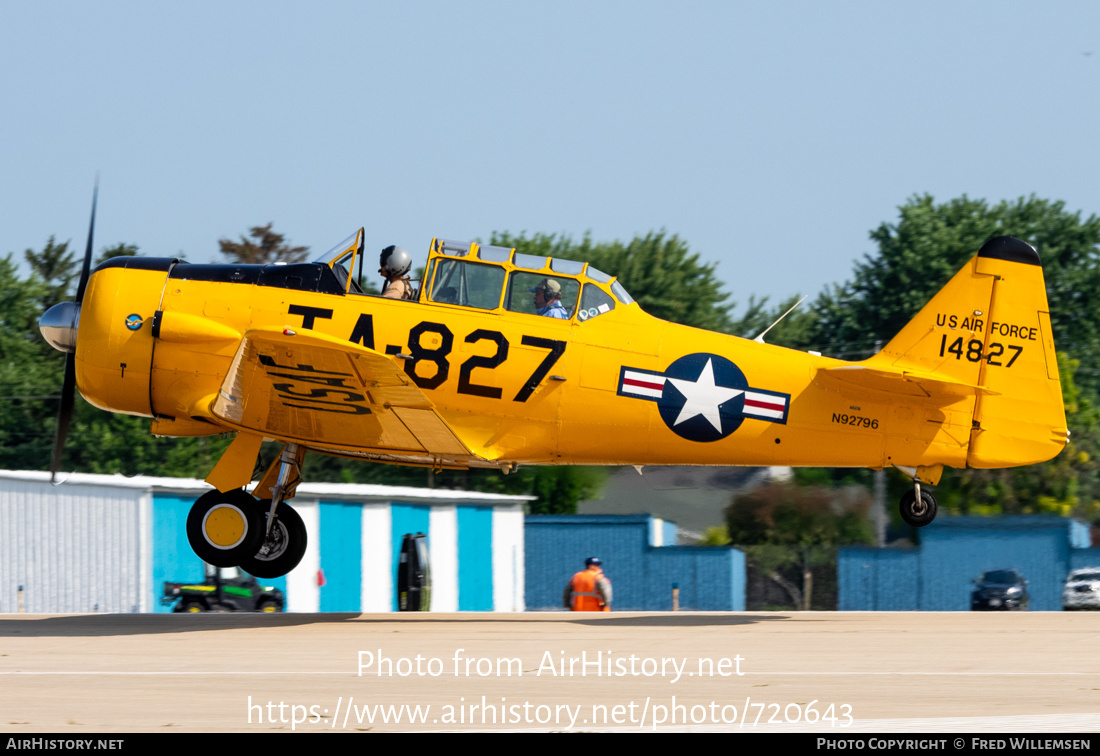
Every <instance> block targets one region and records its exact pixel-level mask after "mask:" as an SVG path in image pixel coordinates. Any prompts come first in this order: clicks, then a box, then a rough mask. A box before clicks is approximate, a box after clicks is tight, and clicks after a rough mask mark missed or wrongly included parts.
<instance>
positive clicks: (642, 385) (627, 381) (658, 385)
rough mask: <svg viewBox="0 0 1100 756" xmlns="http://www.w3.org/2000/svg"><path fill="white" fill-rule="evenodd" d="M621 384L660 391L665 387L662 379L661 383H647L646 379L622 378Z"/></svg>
mask: <svg viewBox="0 0 1100 756" xmlns="http://www.w3.org/2000/svg"><path fill="white" fill-rule="evenodd" d="M623 385H624V386H637V387H638V388H647V389H653V390H654V391H661V390H663V389H664V387H665V384H664V381H662V382H661V383H649V382H647V381H639V380H638V379H637V378H623Z"/></svg>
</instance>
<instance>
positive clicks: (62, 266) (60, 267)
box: [23, 236, 80, 310]
mask: <svg viewBox="0 0 1100 756" xmlns="http://www.w3.org/2000/svg"><path fill="white" fill-rule="evenodd" d="M23 254H24V257H25V258H26V260H27V262H28V263H29V264H30V266H31V271H32V272H33V274H34V276H35V277H37V279H38V280H39V281H40V282H41V283H42V285H43V291H42V294H41V295H40V301H41V303H42V308H43V310H45V309H48V308H49V307H50V306H52V305H55V304H57V303H58V302H64V301H65V300H66V299H68V296H69V287H71V286H72V285H73V282H74V281H76V278H77V276H78V275H80V268H79V267H78V266H77V259H76V253H75V252H70V251H69V242H62V243H61V244H58V243H56V242H55V241H54V237H52V236H51V237H50V238H49V240H48V241H47V242H46V246H45V247H43V248H42V251H41V252H35V251H34V250H33V249H28V250H27V251H26V252H24V253H23Z"/></svg>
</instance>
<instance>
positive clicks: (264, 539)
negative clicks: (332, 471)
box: [187, 489, 306, 579]
mask: <svg viewBox="0 0 1100 756" xmlns="http://www.w3.org/2000/svg"><path fill="white" fill-rule="evenodd" d="M270 510H271V501H270V500H265V501H260V500H258V499H255V498H253V497H252V496H249V495H248V494H247V493H245V492H244V491H243V490H241V489H237V490H235V491H227V492H226V493H219V492H218V491H210V492H209V493H206V494H203V495H202V496H200V497H199V499H198V501H196V502H195V504H194V505H193V506H192V507H191V513H190V514H188V515H187V540H188V541H189V542H190V543H191V548H192V549H193V550H194V551H195V554H197V555H198V557H199V559H201V560H202V561H204V562H207V563H208V564H212V565H214V566H215V567H240V568H241V569H242V570H244V571H245V572H247V573H249V574H250V575H253V576H255V577H258V578H264V579H271V578H277V577H280V576H281V575H285V574H286V573H288V572H290V571H291V570H293V569H294V568H295V567H297V566H298V563H299V562H300V561H302V556H303V555H304V554H305V553H306V526H305V523H303V522H302V518H301V517H300V516H299V515H298V513H297V512H295V511H294V510H293V509H291V508H290V505H289V504H285V503H282V502H280V503H279V505H278V506H277V507H276V508H275V514H274V517H275V519H274V522H273V523H272V524H271V527H270V528H268V527H267V522H268V520H269V519H270V518H271V511H270Z"/></svg>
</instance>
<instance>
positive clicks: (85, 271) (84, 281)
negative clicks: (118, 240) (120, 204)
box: [76, 175, 99, 304]
mask: <svg viewBox="0 0 1100 756" xmlns="http://www.w3.org/2000/svg"><path fill="white" fill-rule="evenodd" d="M98 198H99V176H98V175H97V176H96V177H95V189H93V190H92V220H91V223H89V224H88V246H87V247H86V248H85V249H84V266H83V267H82V268H81V269H80V283H78V284H77V286H76V303H77V304H80V303H81V302H83V301H84V288H85V287H86V286H87V285H88V276H89V275H91V270H92V237H93V236H95V205H96V200H97V199H98Z"/></svg>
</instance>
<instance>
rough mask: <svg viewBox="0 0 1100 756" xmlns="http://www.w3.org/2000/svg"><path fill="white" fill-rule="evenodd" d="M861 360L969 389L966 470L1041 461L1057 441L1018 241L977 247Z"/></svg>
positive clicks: (1034, 279)
mask: <svg viewBox="0 0 1100 756" xmlns="http://www.w3.org/2000/svg"><path fill="white" fill-rule="evenodd" d="M866 364H867V365H868V367H875V366H882V367H887V366H889V367H890V368H891V369H893V370H903V371H913V372H915V373H922V374H925V375H927V374H935V375H937V376H940V377H942V378H943V379H944V381H945V382H948V383H955V384H965V385H970V386H974V387H977V389H976V391H975V399H974V402H973V422H972V427H971V431H970V443H969V448H968V450H967V457H966V462H967V465H969V466H970V467H983V468H988V467H1014V466H1017V465H1028V464H1034V463H1036V462H1045V461H1046V460H1048V459H1051V458H1052V457H1054V456H1055V455H1057V454H1058V452H1060V451H1061V450H1062V448H1063V447H1064V446H1065V444H1066V441H1067V438H1068V436H1069V432H1068V430H1067V428H1066V416H1065V409H1064V408H1063V406H1062V387H1061V383H1060V381H1059V379H1058V360H1057V357H1056V355H1055V352H1054V337H1053V334H1052V333H1051V325H1050V310H1049V308H1048V306H1047V296H1046V285H1045V283H1044V281H1043V269H1042V266H1041V265H1040V263H1039V255H1038V253H1037V252H1036V251H1035V249H1034V247H1032V246H1031V245H1030V244H1027V243H1026V242H1023V241H1021V240H1019V239H1016V238H1013V237H1011V236H999V237H997V238H995V239H990V240H989V241H988V242H986V243H985V245H983V246H982V248H981V250H980V251H979V252H978V254H977V256H976V257H974V258H973V259H972V260H970V262H968V263H967V264H966V265H965V266H963V269H962V270H960V271H959V272H958V273H957V274H955V277H954V278H952V279H951V280H950V281H948V283H947V285H946V286H944V287H943V288H942V289H941V290H940V291H939V293H938V294H936V296H935V297H933V298H932V301H930V302H929V303H928V304H927V305H926V306H925V307H924V308H923V309H922V310H921V311H920V312H919V313H917V316H916V317H915V318H913V320H911V321H910V322H909V323H908V325H906V326H905V328H903V329H902V331H901V333H899V334H898V335H897V336H896V337H895V338H894V339H893V340H891V341H890V343H889V344H887V345H886V347H885V348H884V349H883V350H882V351H881V352H880V353H879V354H877V355H875V356H874V357H872V358H871V359H870V360H868V361H867V363H866Z"/></svg>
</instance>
